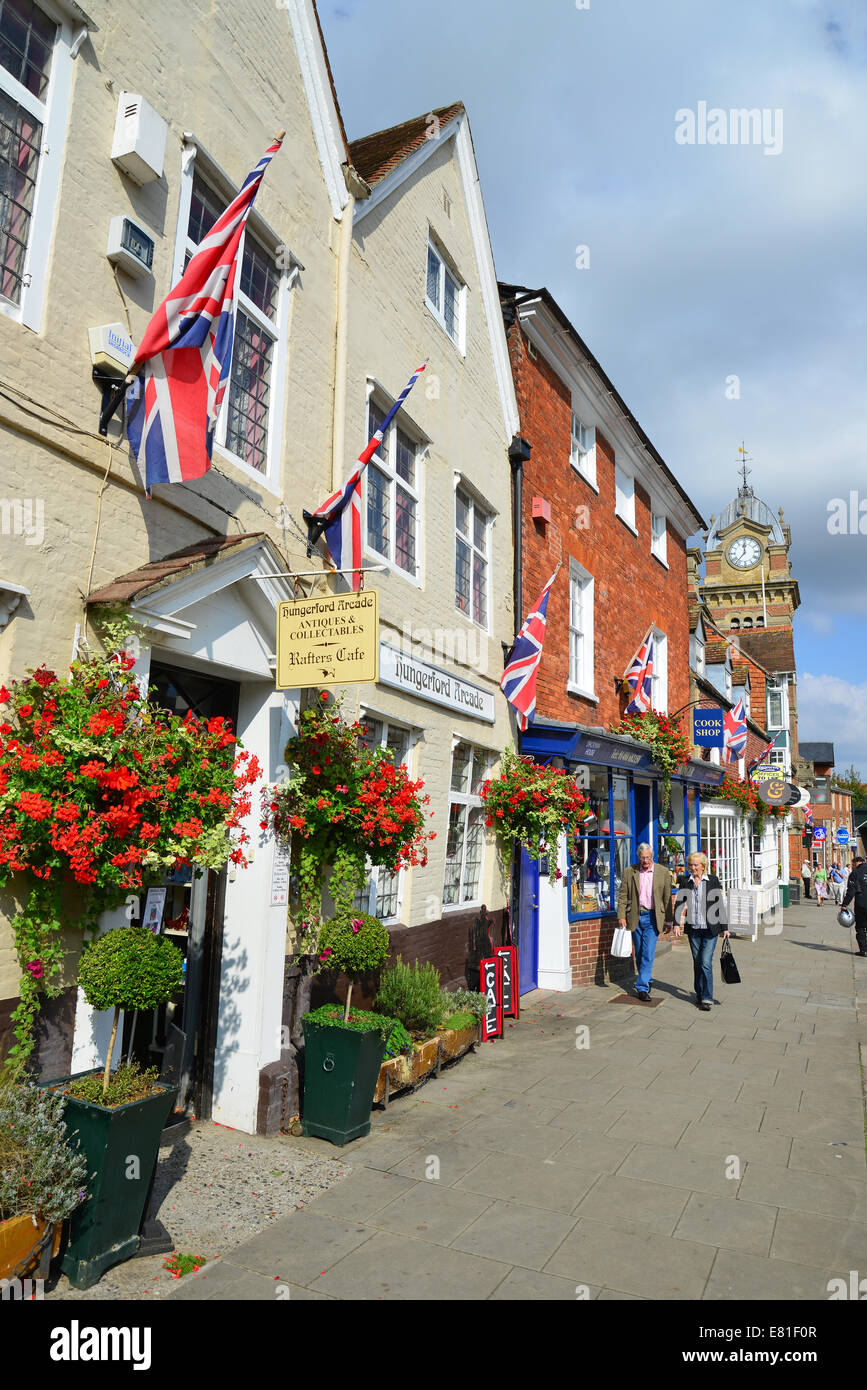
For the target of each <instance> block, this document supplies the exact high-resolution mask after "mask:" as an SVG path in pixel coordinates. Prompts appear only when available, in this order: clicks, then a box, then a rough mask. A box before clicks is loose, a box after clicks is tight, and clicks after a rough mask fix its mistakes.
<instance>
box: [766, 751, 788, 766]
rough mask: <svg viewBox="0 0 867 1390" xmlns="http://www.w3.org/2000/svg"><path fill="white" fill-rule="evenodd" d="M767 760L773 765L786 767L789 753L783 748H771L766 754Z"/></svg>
mask: <svg viewBox="0 0 867 1390" xmlns="http://www.w3.org/2000/svg"><path fill="white" fill-rule="evenodd" d="M768 762H769V763H772V764H773V765H774V767H782V768H788V763H789V755H788V752H787V751H786V749H785V748H772V749H771V751H770V753H769V754H768Z"/></svg>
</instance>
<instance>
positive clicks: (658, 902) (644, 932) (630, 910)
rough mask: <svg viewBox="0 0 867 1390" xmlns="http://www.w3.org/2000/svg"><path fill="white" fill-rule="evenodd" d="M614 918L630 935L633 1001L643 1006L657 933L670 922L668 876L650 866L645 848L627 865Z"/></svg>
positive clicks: (648, 849) (649, 852)
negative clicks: (618, 920)
mask: <svg viewBox="0 0 867 1390" xmlns="http://www.w3.org/2000/svg"><path fill="white" fill-rule="evenodd" d="M617 916H618V917H619V919H620V925H621V927H628V928H629V930H630V931H631V932H632V944H633V947H634V949H635V970H636V978H635V997H636V999H641V1000H642V1001H643V1002H644V1003H646V1002H647V1000H648V999H649V998H650V986H651V984H652V983H653V982H652V980H651V971H652V970H653V960H654V957H655V955H656V943H657V941H658V940H659V933H660V932H661V931H666V930H667V929H668V928H669V927H670V926H671V925H672V923H673V921H674V908H673V904H672V897H671V874H670V873H669V872H668V869H665V868H663V866H662V865H661V864H654V862H653V850H652V849H651V847H650V845H648V844H641V845H639V846H638V863H637V864H630V866H629V868H628V869H627V870H626V872H625V874H624V875H623V880H622V882H621V884H620V894H619V896H618V899H617Z"/></svg>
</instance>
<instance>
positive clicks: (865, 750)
mask: <svg viewBox="0 0 867 1390" xmlns="http://www.w3.org/2000/svg"><path fill="white" fill-rule="evenodd" d="M865 730H867V681H861V682H860V683H858V684H856V683H854V682H852V681H847V680H845V679H844V677H842V676H812V675H809V674H807V675H801V676H799V677H798V738H799V740H800V739H803V741H804V742H805V743H825V742H828V743H833V745H834V758H835V762H836V766H837V767H838V768H840V769H843V768H847V767H848V766H849V764H850V763H854V764H855V766H856V767H857V768H859V769H860V771H861V772H863V773H865V774H867V744H865Z"/></svg>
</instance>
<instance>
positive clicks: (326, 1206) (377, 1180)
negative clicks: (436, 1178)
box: [308, 1166, 412, 1221]
mask: <svg viewBox="0 0 867 1390" xmlns="http://www.w3.org/2000/svg"><path fill="white" fill-rule="evenodd" d="M411 1186H412V1181H411V1180H410V1179H409V1178H404V1177H399V1176H398V1175H397V1174H396V1173H390V1172H388V1173H386V1172H382V1171H381V1170H379V1169H377V1168H362V1167H360V1166H359V1167H358V1168H354V1169H353V1171H352V1172H351V1173H350V1174H349V1175H348V1176H347V1177H345V1178H344V1179H343V1181H342V1182H339V1183H338V1184H337V1185H336V1187H332V1188H331V1189H330V1190H329V1191H328V1192H324V1193H323V1194H322V1196H321V1197H317V1199H316V1201H315V1202H314V1203H312V1204H311V1206H310V1207H308V1211H312V1210H314V1209H315V1211H316V1212H317V1213H318V1214H319V1215H320V1216H333V1217H337V1218H343V1219H345V1220H354V1221H364V1219H365V1217H367V1216H371V1215H372V1214H373V1213H374V1212H375V1211H379V1210H380V1208H381V1207H384V1206H386V1205H387V1204H388V1203H389V1202H391V1201H393V1200H394V1198H395V1197H399V1196H400V1194H401V1193H402V1192H406V1191H407V1189H408V1188H410V1187H411Z"/></svg>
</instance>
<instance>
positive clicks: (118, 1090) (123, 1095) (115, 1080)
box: [66, 1062, 159, 1109]
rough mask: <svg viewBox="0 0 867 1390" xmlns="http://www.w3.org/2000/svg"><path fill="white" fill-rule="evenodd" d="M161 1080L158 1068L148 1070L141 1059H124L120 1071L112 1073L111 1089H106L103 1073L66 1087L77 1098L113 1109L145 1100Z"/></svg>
mask: <svg viewBox="0 0 867 1390" xmlns="http://www.w3.org/2000/svg"><path fill="white" fill-rule="evenodd" d="M158 1080H159V1071H158V1070H157V1068H156V1067H147V1068H146V1069H145V1070H144V1071H142V1070H141V1068H140V1067H139V1065H138V1062H121V1064H120V1066H119V1067H118V1069H117V1071H115V1072H112V1074H111V1079H110V1080H109V1083H108V1090H107V1091H105V1090H104V1089H103V1076H102V1072H93V1073H92V1074H91V1075H90V1076H82V1077H79V1079H78V1080H77V1081H72V1082H70V1084H69V1085H68V1086H67V1087H66V1094H67V1095H68V1096H73V1097H74V1098H75V1099H76V1100H86V1101H89V1102H90V1104H91V1105H105V1106H108V1107H109V1109H113V1108H114V1107H115V1106H116V1105H129V1104H130V1102H131V1101H134V1100H144V1099H145V1098H146V1097H147V1096H149V1095H151V1094H152V1092H153V1090H154V1087H155V1086H156V1084H157V1081H158Z"/></svg>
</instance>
